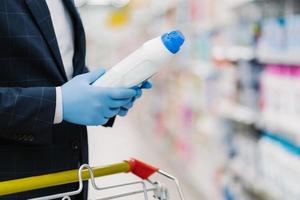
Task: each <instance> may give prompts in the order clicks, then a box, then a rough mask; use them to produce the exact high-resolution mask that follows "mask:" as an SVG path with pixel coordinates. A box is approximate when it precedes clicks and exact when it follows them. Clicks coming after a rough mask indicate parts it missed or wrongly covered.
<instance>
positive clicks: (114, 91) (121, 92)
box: [108, 88, 136, 99]
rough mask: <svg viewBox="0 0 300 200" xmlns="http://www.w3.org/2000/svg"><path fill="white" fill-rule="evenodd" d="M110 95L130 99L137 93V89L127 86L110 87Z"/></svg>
mask: <svg viewBox="0 0 300 200" xmlns="http://www.w3.org/2000/svg"><path fill="white" fill-rule="evenodd" d="M108 95H109V97H110V98H112V99H130V98H132V97H134V96H135V95H136V91H135V90H133V89H125V88H110V89H109V90H108Z"/></svg>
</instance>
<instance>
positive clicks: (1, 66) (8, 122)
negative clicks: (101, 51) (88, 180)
mask: <svg viewBox="0 0 300 200" xmlns="http://www.w3.org/2000/svg"><path fill="white" fill-rule="evenodd" d="M62 9H63V10H62ZM60 20H61V22H60ZM0 24H1V25H0V155H1V163H0V181H5V180H11V179H17V178H22V177H29V176H34V175H41V174H47V173H52V172H57V171H64V170H69V169H75V168H78V167H79V166H80V165H81V164H83V163H88V143H87V130H86V126H85V125H105V126H112V124H113V117H114V116H116V115H121V116H124V115H126V113H127V111H128V109H129V108H130V107H131V106H132V104H133V102H134V100H135V98H136V97H139V96H140V95H141V90H140V89H136V90H133V89H109V90H108V89H104V88H96V87H93V86H91V85H90V84H91V83H92V82H93V81H95V80H96V79H97V78H99V77H101V75H102V74H103V73H104V72H103V71H101V70H99V71H97V72H92V73H87V72H88V70H87V68H86V65H85V34H84V30H83V26H82V23H81V20H80V17H79V15H78V13H77V11H76V8H75V6H74V2H73V1H72V0H0ZM70 30H71V31H70ZM64 37H65V38H64ZM70 38H71V39H70ZM68 39H69V40H68ZM84 73H86V74H84ZM80 74H84V75H80ZM77 75H80V76H77ZM73 77H75V78H73ZM146 87H147V86H146ZM148 87H149V85H148ZM109 119H110V120H109ZM77 187H78V184H69V185H65V186H59V187H53V188H47V189H42V190H37V191H31V192H26V193H22V194H16V195H10V196H3V197H0V199H5V200H10V199H11V200H12V199H14V200H16V199H22V200H23V199H27V198H33V197H39V196H45V195H51V194H56V193H61V192H66V191H72V190H76V189H77ZM72 199H78V200H83V199H87V187H84V192H82V193H81V194H80V195H78V196H76V197H72Z"/></svg>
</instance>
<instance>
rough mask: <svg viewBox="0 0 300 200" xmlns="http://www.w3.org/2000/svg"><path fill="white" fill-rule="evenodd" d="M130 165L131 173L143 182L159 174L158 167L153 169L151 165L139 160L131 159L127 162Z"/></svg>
mask: <svg viewBox="0 0 300 200" xmlns="http://www.w3.org/2000/svg"><path fill="white" fill-rule="evenodd" d="M127 162H128V164H129V165H130V171H131V173H133V174H134V175H136V176H138V177H140V178H141V179H143V180H146V179H148V178H149V177H150V176H152V175H153V174H154V173H156V172H158V171H159V169H158V168H156V167H153V166H151V165H149V164H146V163H144V162H142V161H140V160H137V159H130V160H128V161H127Z"/></svg>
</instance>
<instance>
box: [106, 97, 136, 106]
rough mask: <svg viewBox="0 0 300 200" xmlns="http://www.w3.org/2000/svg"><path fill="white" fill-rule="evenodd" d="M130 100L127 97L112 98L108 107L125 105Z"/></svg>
mask: <svg viewBox="0 0 300 200" xmlns="http://www.w3.org/2000/svg"><path fill="white" fill-rule="evenodd" d="M131 101H132V99H130V98H128V99H121V100H113V101H110V102H109V103H108V105H109V107H110V108H120V107H122V106H124V105H127V104H128V103H130V102H131Z"/></svg>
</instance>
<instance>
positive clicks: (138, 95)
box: [135, 88, 143, 98]
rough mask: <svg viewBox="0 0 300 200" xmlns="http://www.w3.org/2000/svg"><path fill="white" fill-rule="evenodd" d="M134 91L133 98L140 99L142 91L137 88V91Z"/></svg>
mask: <svg viewBox="0 0 300 200" xmlns="http://www.w3.org/2000/svg"><path fill="white" fill-rule="evenodd" d="M135 91H136V95H135V97H136V98H140V97H141V96H142V94H143V92H142V89H140V88H138V89H135Z"/></svg>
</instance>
